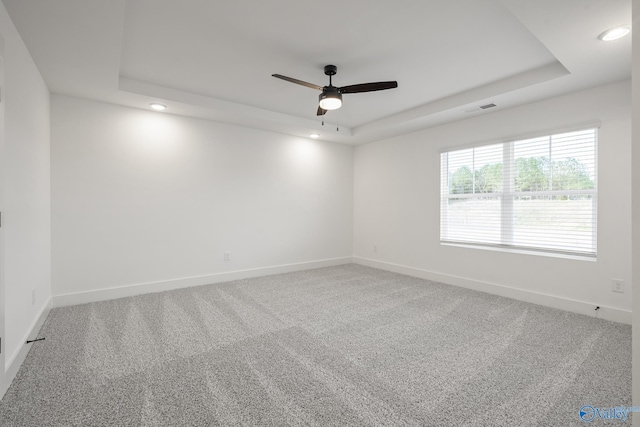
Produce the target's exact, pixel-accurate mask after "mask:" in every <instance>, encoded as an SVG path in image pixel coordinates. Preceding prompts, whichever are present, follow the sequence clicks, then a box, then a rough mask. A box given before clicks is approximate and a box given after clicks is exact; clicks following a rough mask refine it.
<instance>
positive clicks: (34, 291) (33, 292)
mask: <svg viewBox="0 0 640 427" xmlns="http://www.w3.org/2000/svg"><path fill="white" fill-rule="evenodd" d="M35 303H36V290H35V289H32V290H31V305H34V304H35Z"/></svg>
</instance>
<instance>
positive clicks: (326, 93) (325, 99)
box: [272, 65, 398, 116]
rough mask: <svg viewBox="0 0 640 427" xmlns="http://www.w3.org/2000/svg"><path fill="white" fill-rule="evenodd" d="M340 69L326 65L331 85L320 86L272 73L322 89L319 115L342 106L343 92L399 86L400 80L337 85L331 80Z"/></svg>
mask: <svg viewBox="0 0 640 427" xmlns="http://www.w3.org/2000/svg"><path fill="white" fill-rule="evenodd" d="M337 71H338V67H336V66H335V65H326V66H325V67H324V73H325V74H326V75H327V76H329V86H324V87H322V86H318V85H314V84H313V83H307V82H303V81H302V80H298V79H294V78H292V77H287V76H283V75H281V74H272V76H273V77H277V78H279V79H282V80H286V81H288V82H291V83H296V84H299V85H302V86H306V87H310V88H311V89H317V90H320V91H322V93H321V94H320V102H319V104H318V112H317V115H318V116H323V115H325V114H326V113H327V111H328V110H337V109H338V108H340V107H341V106H342V94H343V93H361V92H374V91H376V90H385V89H394V88H397V87H398V82H396V81H389V82H375V83H360V84H356V85H349V86H342V87H336V86H334V85H333V83H332V82H331V77H332V76H335V74H336V72H337Z"/></svg>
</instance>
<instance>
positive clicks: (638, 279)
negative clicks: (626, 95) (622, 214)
mask: <svg viewBox="0 0 640 427" xmlns="http://www.w3.org/2000/svg"><path fill="white" fill-rule="evenodd" d="M633 27H635V28H640V0H633ZM632 35H633V43H632V46H633V76H632V80H633V148H632V153H633V155H632V159H631V164H632V169H633V175H632V183H633V187H632V189H633V192H632V199H633V206H632V209H633V220H632V221H633V249H632V257H633V258H632V264H633V277H632V281H633V290H634V292H633V326H632V331H633V338H632V340H633V372H634V373H635V375H633V404H634V406H640V31H634V32H633V33H632ZM633 425H634V426H635V427H640V414H635V415H634V416H633Z"/></svg>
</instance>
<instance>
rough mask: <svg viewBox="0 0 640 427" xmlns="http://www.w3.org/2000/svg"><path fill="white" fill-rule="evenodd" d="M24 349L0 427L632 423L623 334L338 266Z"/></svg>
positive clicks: (121, 312)
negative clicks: (625, 412)
mask: <svg viewBox="0 0 640 427" xmlns="http://www.w3.org/2000/svg"><path fill="white" fill-rule="evenodd" d="M40 336H41V337H46V341H43V342H40V343H37V344H32V345H33V347H32V349H31V351H30V353H29V355H28V357H27V359H26V361H25V363H24V365H23V366H22V368H21V369H20V372H19V373H18V375H17V377H16V379H15V380H14V382H13V384H12V385H11V388H10V389H9V391H8V392H7V394H6V396H5V397H4V399H3V400H2V402H1V403H0V425H2V426H217V425H220V426H233V425H248V426H286V425H292V426H298V425H305V426H307V425H308V426H332V425H333V426H378V425H380V426H405V425H407V426H510V427H513V426H572V425H576V426H577V425H584V424H585V423H584V422H583V421H581V420H580V418H579V415H578V411H579V409H580V407H582V406H583V405H592V406H595V407H612V406H631V327H630V326H626V325H620V324H615V323H611V322H607V321H603V320H598V319H595V318H590V317H586V316H581V315H576V314H571V313H566V312H563V311H560V310H554V309H549V308H545V307H541V306H536V305H532V304H527V303H522V302H518V301H514V300H510V299H506V298H500V297H496V296H492V295H488V294H483V293H480V292H475V291H470V290H467V289H462V288H456V287H452V286H447V285H443V284H439V283H434V282H429V281H426V280H421V279H416V278H412V277H408V276H403V275H399V274H395V273H389V272H385V271H381V270H377V269H372V268H368V267H363V266H358V265H354V264H351V265H345V266H339V267H330V268H322V269H317V270H309V271H303V272H296V273H289V274H282V275H276V276H269V277H262V278H255V279H248V280H240V281H234V282H228V283H222V284H218V285H211V286H202V287H197V288H190V289H184V290H178V291H170V292H163V293H157V294H150V295H142V296H137V297H133V298H124V299H119V300H114V301H106V302H100V303H93V304H85V305H79V306H74V307H65V308H58V309H54V310H52V311H51V314H50V315H49V318H48V319H47V321H46V323H45V325H44V326H43V328H42V331H41V333H40ZM639 416H640V415H639ZM630 424H631V422H630V420H628V421H627V422H626V423H622V422H621V421H618V420H616V421H609V422H606V421H602V420H599V419H596V420H594V421H593V423H591V425H630Z"/></svg>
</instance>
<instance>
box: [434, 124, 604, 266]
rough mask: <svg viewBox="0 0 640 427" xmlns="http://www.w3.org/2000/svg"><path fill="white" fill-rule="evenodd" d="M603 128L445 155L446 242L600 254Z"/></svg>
mask: <svg viewBox="0 0 640 427" xmlns="http://www.w3.org/2000/svg"><path fill="white" fill-rule="evenodd" d="M596 165H597V129H587V130H581V131H577V132H567V133H562V134H557V135H548V136H543V137H538V138H531V139H525V140H520V141H511V142H505V143H500V144H492V145H485V146H480V147H475V148H468V149H463V150H456V151H449V152H444V153H442V154H441V172H442V178H441V202H440V208H441V209H440V240H441V242H443V243H463V244H471V245H474V244H477V245H483V246H498V247H506V248H517V249H526V250H539V251H551V252H558V253H565V254H573V255H583V256H595V255H596V224H597V217H596V214H597V180H596V175H597V170H596Z"/></svg>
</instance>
